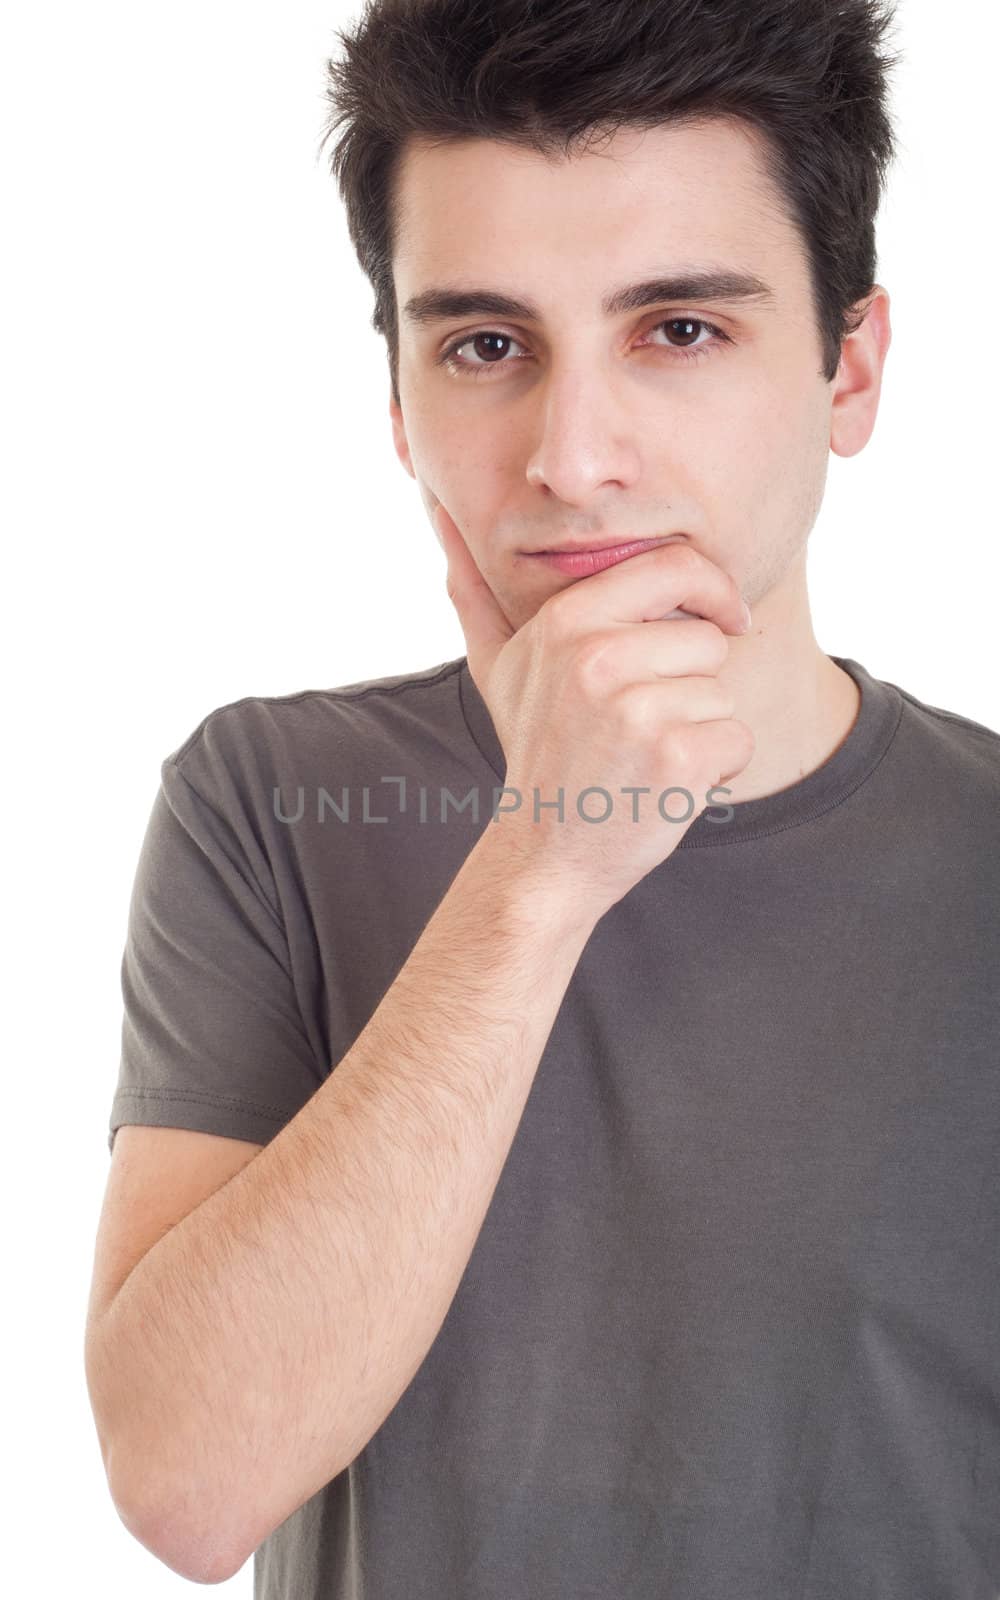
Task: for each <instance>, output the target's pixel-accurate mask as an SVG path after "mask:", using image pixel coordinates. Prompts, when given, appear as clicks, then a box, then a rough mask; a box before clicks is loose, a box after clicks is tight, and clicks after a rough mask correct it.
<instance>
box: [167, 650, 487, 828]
mask: <svg viewBox="0 0 1000 1600" xmlns="http://www.w3.org/2000/svg"><path fill="white" fill-rule="evenodd" d="M464 662H465V657H464V656H461V657H458V658H457V659H455V660H452V661H446V662H442V663H440V664H439V665H437V666H433V667H428V668H425V669H423V670H421V671H416V672H409V673H397V674H393V675H389V676H385V677H380V678H366V679H360V680H358V681H357V682H354V683H345V684H339V685H336V686H335V687H333V688H325V689H301V690H298V691H296V692H294V693H291V694H283V695H266V694H251V695H244V696H243V697H242V698H240V699H239V700H233V701H229V702H227V703H226V704H224V705H220V706H214V707H213V708H212V709H211V710H209V711H207V712H206V713H205V715H204V716H203V717H202V718H201V720H200V721H199V722H198V723H197V725H196V726H195V727H194V728H192V730H191V731H190V733H188V734H187V736H186V737H185V738H184V739H183V740H182V742H181V743H180V744H179V745H178V746H177V747H176V748H175V749H174V750H172V751H171V752H170V754H169V755H168V756H167V757H166V758H165V760H164V761H163V764H162V766H163V770H164V772H165V773H166V772H167V771H168V770H169V771H171V772H172V773H173V774H174V775H176V774H179V775H180V777H181V778H182V779H186V780H187V783H188V784H190V785H191V786H192V787H193V788H194V789H196V790H197V791H199V792H200V793H202V794H203V796H204V797H205V798H211V796H212V794H213V792H216V793H217V792H218V791H219V789H220V787H221V788H222V789H223V790H228V791H230V792H231V790H232V788H233V786H236V787H240V786H242V785H245V784H254V785H256V784H259V783H260V782H262V781H275V782H276V781H295V780H296V778H298V779H301V781H311V779H312V776H313V775H314V774H315V772H316V771H317V770H318V769H320V768H322V770H324V771H326V772H330V770H331V764H332V765H333V766H334V767H341V766H342V767H346V768H355V767H357V764H358V762H359V760H361V761H364V760H365V759H366V758H371V757H376V756H381V755H385V756H389V755H391V754H396V755H397V756H400V755H402V756H405V755H406V754H407V752H408V751H410V752H413V753H415V754H418V755H419V754H420V752H421V751H422V750H425V749H426V748H427V743H428V741H429V740H430V741H433V740H434V739H447V737H448V735H449V731H450V732H451V736H452V737H454V730H455V727H456V722H458V723H460V722H461V702H460V695H459V675H460V672H461V669H462V666H463V665H464ZM375 781H378V778H377V777H376V780H375Z"/></svg>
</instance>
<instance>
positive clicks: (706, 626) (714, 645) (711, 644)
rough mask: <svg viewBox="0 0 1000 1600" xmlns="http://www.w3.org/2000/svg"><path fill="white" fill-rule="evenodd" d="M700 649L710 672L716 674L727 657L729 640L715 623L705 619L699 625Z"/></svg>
mask: <svg viewBox="0 0 1000 1600" xmlns="http://www.w3.org/2000/svg"><path fill="white" fill-rule="evenodd" d="M701 629H702V649H703V650H704V652H705V657H706V660H707V661H708V663H709V667H710V669H711V670H712V671H714V672H718V670H719V668H720V667H722V666H724V664H725V662H726V661H727V659H728V657H729V640H728V639H727V638H726V635H725V634H724V633H723V631H722V629H721V628H720V627H719V626H718V624H717V623H715V622H710V621H709V620H708V619H707V618H706V619H705V620H704V621H703V622H702V623H701Z"/></svg>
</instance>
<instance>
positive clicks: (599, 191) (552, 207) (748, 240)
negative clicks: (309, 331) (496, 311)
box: [393, 118, 802, 304]
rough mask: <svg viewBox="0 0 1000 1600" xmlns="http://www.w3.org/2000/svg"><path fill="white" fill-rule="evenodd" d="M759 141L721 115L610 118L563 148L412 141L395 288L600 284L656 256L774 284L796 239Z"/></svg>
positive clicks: (403, 294) (401, 172)
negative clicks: (637, 125)
mask: <svg viewBox="0 0 1000 1600" xmlns="http://www.w3.org/2000/svg"><path fill="white" fill-rule="evenodd" d="M763 150H764V146H763V135H762V134H760V133H759V132H758V130H756V129H755V128H752V127H750V126H748V125H747V124H745V123H742V122H736V121H734V120H730V119H725V120H723V119H719V118H714V119H711V120H706V121H702V122H697V123H690V124H683V125H682V124H677V125H666V126H659V127H656V128H649V129H634V128H625V129H619V130H618V132H617V133H616V134H615V135H614V136H613V137H611V138H606V139H604V140H603V141H601V142H600V143H599V144H598V145H597V147H596V148H595V149H594V150H592V151H590V152H588V153H586V154H582V155H573V156H570V157H568V158H564V157H561V156H552V157H546V156H542V155H539V154H538V153H537V152H535V151H532V150H525V149H520V148H518V147H516V146H513V145H510V144H505V143H503V142H502V141H498V140H493V139H463V140H461V141H457V142H445V143H440V144H433V143H431V142H429V141H425V140H414V141H410V143H409V144H408V145H407V147H406V149H405V150H404V152H403V155H402V157H401V161H400V165H399V169H398V174H397V179H396V187H395V195H394V198H395V206H396V219H397V225H396V235H395V245H394V253H393V272H394V277H395V280H396V289H397V298H398V301H399V303H400V304H402V303H403V301H404V300H405V299H406V298H407V297H408V295H410V294H411V293H413V292H414V291H419V290H420V289H421V288H422V287H423V286H424V285H425V284H426V283H430V282H438V281H440V280H442V279H445V278H449V277H450V278H457V277H459V276H461V277H462V278H467V277H468V278H473V279H475V280H476V281H477V282H478V281H480V280H483V281H496V280H497V279H498V278H499V277H501V276H502V277H503V278H504V279H505V280H507V281H509V282H511V283H518V284H522V283H524V282H525V281H526V279H527V277H528V276H529V275H530V277H531V279H532V281H533V282H534V283H535V284H536V286H537V285H538V284H539V283H541V284H543V285H544V284H545V283H547V282H549V281H551V282H552V283H553V285H554V284H557V283H558V284H559V285H560V286H561V287H562V286H565V284H566V282H567V280H569V281H570V282H571V283H572V284H573V285H575V286H576V288H577V290H579V291H580V292H583V290H584V289H585V288H587V289H588V290H589V288H594V289H595V293H596V296H597V297H599V295H600V293H602V292H603V289H604V287H605V286H606V284H607V283H608V282H611V281H619V280H624V278H626V277H627V276H628V274H629V272H630V269H631V268H632V267H634V266H635V264H636V263H637V261H640V260H642V259H652V257H654V256H655V257H656V258H657V259H672V260H678V261H688V260H693V261H702V260H706V259H711V260H716V261H720V262H730V263H731V264H733V265H739V266H741V267H743V268H744V269H750V270H754V271H758V272H759V273H760V275H761V276H762V277H763V278H765V279H767V280H768V281H770V282H775V283H777V280H778V279H779V278H780V276H781V274H780V262H781V258H782V257H783V256H784V257H786V258H787V257H789V256H793V257H794V256H801V254H802V252H801V243H800V240H799V236H798V234H797V231H796V230H795V229H794V228H793V226H792V224H791V221H790V220H789V219H788V217H787V215H786V213H785V210H784V208H783V206H782V203H781V197H780V196H779V195H778V193H777V191H776V190H775V189H774V187H773V185H772V183H771V181H770V179H769V178H768V176H767V174H766V171H765V169H764V164H763ZM787 270H788V269H787V267H786V271H787ZM768 271H770V272H771V274H772V276H771V277H770V278H768ZM591 279H592V280H593V282H592V284H591Z"/></svg>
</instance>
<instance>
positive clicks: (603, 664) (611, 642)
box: [573, 633, 618, 697]
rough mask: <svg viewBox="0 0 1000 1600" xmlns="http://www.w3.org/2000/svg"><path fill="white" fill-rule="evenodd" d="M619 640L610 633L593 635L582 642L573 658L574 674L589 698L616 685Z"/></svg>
mask: <svg viewBox="0 0 1000 1600" xmlns="http://www.w3.org/2000/svg"><path fill="white" fill-rule="evenodd" d="M616 645H617V639H616V637H615V635H614V634H610V633H591V634H588V635H587V637H586V639H583V640H581V642H580V644H579V645H578V646H577V649H576V651H575V652H574V656H573V672H574V674H575V676H576V681H577V683H578V684H579V685H580V688H581V689H582V690H583V692H584V693H585V694H586V695H587V696H588V697H589V696H594V695H598V694H600V693H601V692H602V691H604V690H606V689H607V688H608V686H609V685H611V684H613V683H615V682H616V681H617V678H618V673H617V671H616V668H615V661H614V655H615V649H616Z"/></svg>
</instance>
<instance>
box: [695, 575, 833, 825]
mask: <svg viewBox="0 0 1000 1600" xmlns="http://www.w3.org/2000/svg"><path fill="white" fill-rule="evenodd" d="M751 606H752V610H753V628H752V629H751V631H750V632H749V633H747V634H743V635H742V636H740V637H739V638H733V637H732V636H729V656H728V658H727V660H726V662H725V664H724V665H723V667H722V668H721V669H720V671H719V674H718V681H719V683H720V684H722V685H723V686H724V687H725V688H727V689H728V690H729V691H730V693H731V694H732V695H733V696H734V698H735V701H736V709H735V715H736V716H737V717H738V718H739V719H740V721H741V722H745V723H746V724H747V726H748V727H749V728H750V730H751V732H752V733H753V735H754V738H755V739H756V741H757V748H756V750H755V751H754V754H753V755H752V756H751V758H750V760H749V762H748V763H747V765H746V766H745V767H744V769H743V771H742V772H738V773H736V774H735V776H734V777H731V778H726V779H725V780H724V782H725V787H726V788H727V789H728V790H729V794H728V796H727V799H728V800H729V801H730V802H731V803H734V804H737V803H739V802H740V801H741V800H757V799H759V798H761V797H763V796H765V795H769V794H777V792H778V791H779V790H780V789H787V788H788V787H789V786H790V785H791V784H793V783H798V782H799V781H800V780H801V779H802V778H806V777H808V776H809V774H810V773H811V772H815V771H816V769H817V767H821V766H822V765H823V763H824V762H825V761H828V760H829V758H830V757H831V756H832V755H833V753H834V751H835V750H837V749H838V748H839V747H840V745H842V744H843V742H844V740H845V739H846V738H847V735H848V734H849V732H850V731H851V728H852V727H853V726H854V723H855V720H856V718H857V714H858V710H859V707H860V704H861V693H860V690H859V688H858V686H857V684H856V683H855V682H854V679H853V678H852V677H851V676H850V675H849V673H846V672H844V670H843V668H841V667H838V666H837V665H836V663H835V662H833V661H831V660H830V657H829V656H828V655H826V653H825V652H824V651H823V650H821V649H820V647H819V645H818V644H817V642H816V637H815V635H814V633H813V629H812V617H811V615H810V610H809V596H808V591H807V588H806V581H805V555H804V553H803V557H802V560H801V561H800V562H799V563H797V564H796V565H795V566H794V567H793V569H791V570H790V571H789V572H788V573H786V574H785V577H784V579H783V580H782V582H781V583H780V584H778V585H776V586H775V587H774V588H772V589H770V590H769V591H768V593H767V594H766V595H765V596H764V597H763V599H762V600H759V601H758V602H757V604H756V605H754V604H753V601H752V600H751Z"/></svg>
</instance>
